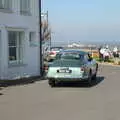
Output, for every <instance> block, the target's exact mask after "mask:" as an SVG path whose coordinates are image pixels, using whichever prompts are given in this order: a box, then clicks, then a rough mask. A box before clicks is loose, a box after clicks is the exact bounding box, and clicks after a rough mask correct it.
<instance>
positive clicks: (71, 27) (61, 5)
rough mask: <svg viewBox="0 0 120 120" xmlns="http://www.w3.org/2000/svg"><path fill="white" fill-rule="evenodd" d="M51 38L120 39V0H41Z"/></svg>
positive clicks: (118, 40) (65, 41)
mask: <svg viewBox="0 0 120 120" xmlns="http://www.w3.org/2000/svg"><path fill="white" fill-rule="evenodd" d="M47 10H48V11H49V22H50V25H51V27H52V41H54V42H57V43H71V42H78V41H80V42H81V43H91V42H103V43H105V42H106V43H107V42H115V41H116V42H120V0H42V12H46V11H47Z"/></svg>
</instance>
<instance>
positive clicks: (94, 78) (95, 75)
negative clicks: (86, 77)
mask: <svg viewBox="0 0 120 120" xmlns="http://www.w3.org/2000/svg"><path fill="white" fill-rule="evenodd" d="M97 71H98V65H97V66H96V72H95V74H94V75H93V77H92V79H93V80H96V77H97Z"/></svg>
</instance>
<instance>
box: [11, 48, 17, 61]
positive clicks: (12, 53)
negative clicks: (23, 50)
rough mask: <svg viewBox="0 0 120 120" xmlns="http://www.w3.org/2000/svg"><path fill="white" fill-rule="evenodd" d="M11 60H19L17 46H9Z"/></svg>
mask: <svg viewBox="0 0 120 120" xmlns="http://www.w3.org/2000/svg"><path fill="white" fill-rule="evenodd" d="M9 60H10V61H13V60H17V57H16V47H9Z"/></svg>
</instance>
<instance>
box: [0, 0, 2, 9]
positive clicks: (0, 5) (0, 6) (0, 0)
mask: <svg viewBox="0 0 120 120" xmlns="http://www.w3.org/2000/svg"><path fill="white" fill-rule="evenodd" d="M0 8H3V2H2V0H0Z"/></svg>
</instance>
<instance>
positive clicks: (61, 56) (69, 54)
mask: <svg viewBox="0 0 120 120" xmlns="http://www.w3.org/2000/svg"><path fill="white" fill-rule="evenodd" d="M56 58H57V59H72V60H82V59H83V55H80V54H79V53H76V52H64V53H60V54H57V56H56Z"/></svg>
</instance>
